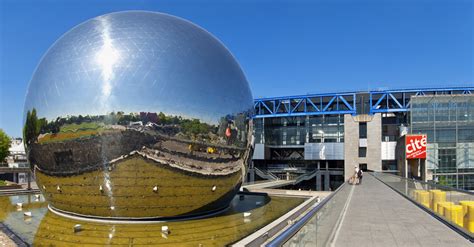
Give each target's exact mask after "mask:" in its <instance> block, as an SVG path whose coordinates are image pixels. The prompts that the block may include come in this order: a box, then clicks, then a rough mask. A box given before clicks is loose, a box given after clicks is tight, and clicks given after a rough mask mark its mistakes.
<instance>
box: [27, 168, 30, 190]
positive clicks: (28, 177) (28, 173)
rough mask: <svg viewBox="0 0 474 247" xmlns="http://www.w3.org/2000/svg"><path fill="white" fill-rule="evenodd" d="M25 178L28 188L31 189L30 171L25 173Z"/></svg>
mask: <svg viewBox="0 0 474 247" xmlns="http://www.w3.org/2000/svg"><path fill="white" fill-rule="evenodd" d="M26 179H27V180H28V188H27V189H28V190H31V171H29V172H27V173H26Z"/></svg>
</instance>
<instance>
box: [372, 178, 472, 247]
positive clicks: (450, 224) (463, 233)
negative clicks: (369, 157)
mask: <svg viewBox="0 0 474 247" xmlns="http://www.w3.org/2000/svg"><path fill="white" fill-rule="evenodd" d="M370 175H372V176H373V177H374V178H375V179H377V180H379V181H380V182H381V183H383V184H385V185H386V186H388V187H389V188H390V189H392V190H393V191H395V192H396V193H398V194H399V195H401V196H403V197H404V198H405V199H407V200H409V201H410V202H412V203H413V204H415V205H416V206H417V207H419V208H420V209H422V210H423V211H425V212H427V213H428V214H430V215H431V216H433V217H434V218H436V219H437V220H439V221H440V222H441V223H443V224H445V225H446V226H447V227H449V228H451V229H452V230H453V231H455V232H457V233H459V234H460V235H461V236H463V237H464V238H466V239H468V240H469V241H471V242H474V237H473V236H472V235H471V234H470V233H468V231H466V230H465V229H463V228H462V227H459V226H458V225H457V224H455V223H453V222H451V221H449V220H447V219H446V218H444V217H442V216H440V215H438V214H436V213H435V212H434V211H433V210H431V209H429V208H426V207H424V206H422V205H421V204H420V203H418V202H416V201H415V200H414V199H413V198H411V197H410V196H409V195H407V194H405V193H403V192H401V191H399V190H398V189H396V188H395V187H393V186H391V185H390V184H389V183H388V182H386V181H383V179H382V178H381V177H377V174H376V173H375V172H374V174H370ZM384 175H385V174H384ZM389 175H392V174H389ZM392 176H395V175H392ZM396 177H398V178H401V179H405V180H406V181H408V180H411V181H413V182H414V183H418V182H421V183H424V184H428V185H436V186H438V185H437V184H433V183H428V182H424V181H419V180H415V179H411V178H404V177H400V176H396ZM443 187H445V188H447V189H448V190H450V189H451V187H447V186H443ZM456 191H460V192H465V191H462V190H456ZM468 194H472V193H471V192H469V193H468Z"/></svg>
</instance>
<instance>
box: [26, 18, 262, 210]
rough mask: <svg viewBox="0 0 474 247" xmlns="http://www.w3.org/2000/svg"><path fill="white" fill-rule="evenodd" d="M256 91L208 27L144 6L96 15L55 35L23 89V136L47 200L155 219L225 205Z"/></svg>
mask: <svg viewBox="0 0 474 247" xmlns="http://www.w3.org/2000/svg"><path fill="white" fill-rule="evenodd" d="M252 110H253V99H252V94H251V92H250V89H249V85H248V82H247V80H246V78H245V76H244V74H243V72H242V70H241V68H240V66H239V64H238V63H237V62H236V60H235V59H234V57H233V56H232V54H231V53H230V52H229V51H228V50H227V49H226V48H225V47H224V46H223V45H222V44H221V43H220V42H219V41H218V40H217V39H216V38H215V37H213V36H212V35H211V34H209V33H208V32H207V31H205V30H204V29H202V28H200V27H198V26H196V25H194V24H192V23H190V22H188V21H186V20H183V19H180V18H177V17H174V16H170V15H166V14H161V13H154V12H143V11H128V12H118V13H111V14H107V15H103V16H99V17H96V18H93V19H91V20H88V21H86V22H84V23H82V24H80V25H78V26H76V27H74V28H73V29H71V30H70V31H69V32H67V33H66V34H64V35H63V36H62V37H61V38H60V39H59V40H57V41H56V42H55V43H54V44H53V45H52V46H51V48H50V49H49V50H48V51H47V53H46V54H45V55H44V57H43V58H42V60H41V62H40V63H39V65H38V67H37V69H36V71H35V73H34V75H33V77H32V80H31V82H30V85H29V88H28V93H27V96H26V103H25V112H24V128H23V134H24V138H25V143H26V144H25V145H26V149H27V154H28V159H29V161H30V164H31V169H32V170H33V172H34V174H35V178H36V181H37V184H38V187H39V188H40V189H41V190H42V192H43V194H44V196H45V198H46V199H47V201H48V202H49V204H50V207H52V208H54V209H56V210H58V211H63V212H68V213H73V214H77V215H87V216H95V217H112V218H147V217H150V218H156V217H165V218H166V217H184V216H195V215H202V214H206V213H210V212H215V211H218V210H221V209H224V208H226V207H227V206H228V204H229V202H230V201H231V200H232V198H233V197H234V196H235V194H236V193H237V191H238V189H239V188H240V185H241V183H242V178H243V176H244V174H245V172H246V165H247V162H248V160H249V157H250V154H251V141H250V140H251V134H252V130H251V127H252V125H251V124H250V121H251V114H252Z"/></svg>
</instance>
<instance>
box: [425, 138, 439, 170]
mask: <svg viewBox="0 0 474 247" xmlns="http://www.w3.org/2000/svg"><path fill="white" fill-rule="evenodd" d="M438 164H439V160H438V143H428V144H427V145H426V168H428V169H437V168H438Z"/></svg>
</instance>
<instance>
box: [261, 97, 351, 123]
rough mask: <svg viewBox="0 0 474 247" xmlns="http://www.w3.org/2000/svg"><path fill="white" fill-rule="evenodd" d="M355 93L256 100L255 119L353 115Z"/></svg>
mask: <svg viewBox="0 0 474 247" xmlns="http://www.w3.org/2000/svg"><path fill="white" fill-rule="evenodd" d="M355 97H356V93H335V94H312V95H302V96H290V97H278V98H263V99H256V100H255V101H254V102H255V105H254V107H255V113H256V115H255V117H256V118H263V117H290V116H306V115H322V114H355V113H356V106H355V102H356V100H355Z"/></svg>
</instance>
